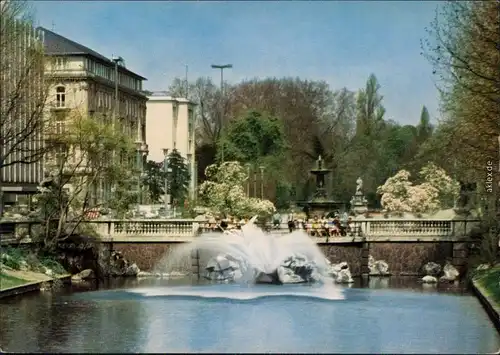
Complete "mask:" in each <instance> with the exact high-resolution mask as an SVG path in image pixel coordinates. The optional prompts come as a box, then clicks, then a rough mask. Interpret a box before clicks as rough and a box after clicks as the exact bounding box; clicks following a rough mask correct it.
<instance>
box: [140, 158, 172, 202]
mask: <svg viewBox="0 0 500 355" xmlns="http://www.w3.org/2000/svg"><path fill="white" fill-rule="evenodd" d="M166 177H167V174H166V173H165V170H164V168H163V163H157V162H155V161H153V160H148V161H147V162H146V164H145V166H144V178H143V185H144V186H145V187H146V188H147V191H148V197H149V200H150V201H151V202H152V203H157V202H159V201H161V196H162V195H163V194H164V193H165V179H166Z"/></svg>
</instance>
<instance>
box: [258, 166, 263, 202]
mask: <svg viewBox="0 0 500 355" xmlns="http://www.w3.org/2000/svg"><path fill="white" fill-rule="evenodd" d="M259 169H260V198H261V199H264V167H263V166H262V165H261V166H259Z"/></svg>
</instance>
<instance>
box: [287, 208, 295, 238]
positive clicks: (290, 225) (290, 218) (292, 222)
mask: <svg viewBox="0 0 500 355" xmlns="http://www.w3.org/2000/svg"><path fill="white" fill-rule="evenodd" d="M288 230H289V231H290V233H292V232H293V231H294V230H295V216H294V215H293V210H291V211H290V213H289V214H288Z"/></svg>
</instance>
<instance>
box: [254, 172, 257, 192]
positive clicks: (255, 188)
mask: <svg viewBox="0 0 500 355" xmlns="http://www.w3.org/2000/svg"><path fill="white" fill-rule="evenodd" d="M253 194H254V196H255V197H257V169H255V170H254V171H253Z"/></svg>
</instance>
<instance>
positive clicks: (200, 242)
mask: <svg viewBox="0 0 500 355" xmlns="http://www.w3.org/2000/svg"><path fill="white" fill-rule="evenodd" d="M255 219H256V217H254V218H252V219H251V220H250V221H249V222H248V223H247V224H246V225H244V226H242V228H241V230H235V231H226V232H224V233H214V232H211V233H206V234H202V235H201V236H200V237H198V238H196V239H195V240H194V241H193V242H191V243H189V244H186V245H184V246H182V247H181V248H180V249H179V251H178V252H177V253H176V256H175V258H174V259H176V260H177V258H183V257H185V256H186V255H189V253H192V251H195V250H197V251H198V253H199V254H200V255H201V256H202V257H203V256H205V257H207V256H208V257H210V259H209V260H208V263H207V264H206V265H207V266H206V268H205V271H206V273H205V275H202V276H204V277H205V278H208V279H210V280H217V281H236V282H247V283H248V282H254V283H270V284H283V283H303V282H316V281H322V280H323V278H324V277H325V276H327V275H328V270H329V261H328V260H327V259H326V258H325V256H324V255H323V253H322V252H321V250H320V249H319V247H318V246H317V245H316V243H315V242H314V241H313V240H312V239H311V238H310V237H309V236H308V235H307V234H306V233H305V232H303V231H295V232H292V233H290V234H286V235H281V236H276V235H274V234H267V233H265V232H264V231H262V230H261V229H260V228H259V227H257V226H256V225H255V224H254V221H255Z"/></svg>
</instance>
